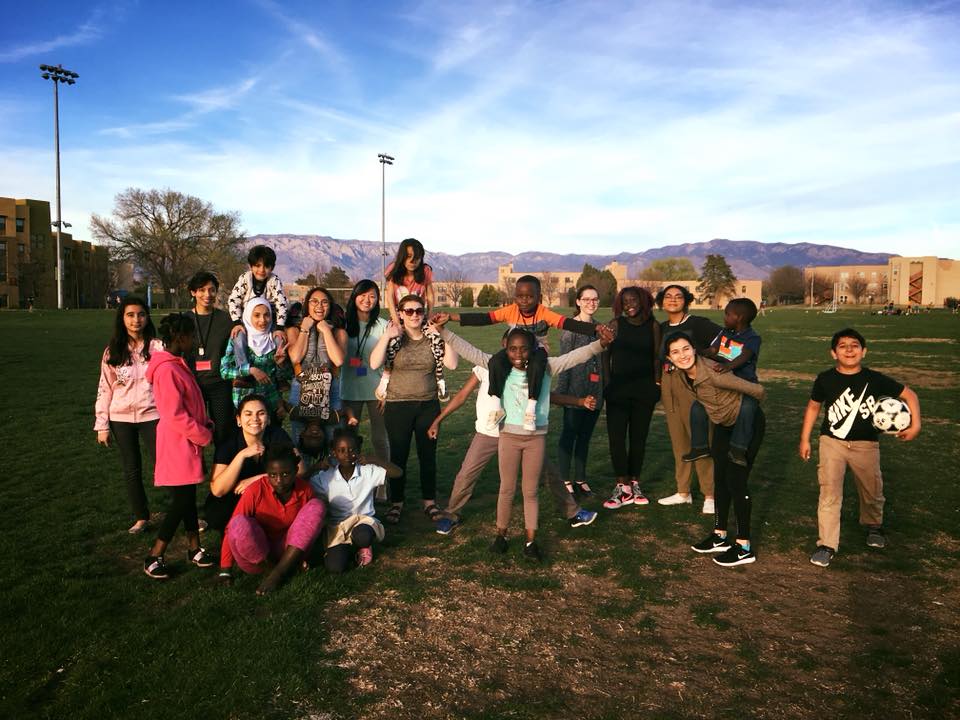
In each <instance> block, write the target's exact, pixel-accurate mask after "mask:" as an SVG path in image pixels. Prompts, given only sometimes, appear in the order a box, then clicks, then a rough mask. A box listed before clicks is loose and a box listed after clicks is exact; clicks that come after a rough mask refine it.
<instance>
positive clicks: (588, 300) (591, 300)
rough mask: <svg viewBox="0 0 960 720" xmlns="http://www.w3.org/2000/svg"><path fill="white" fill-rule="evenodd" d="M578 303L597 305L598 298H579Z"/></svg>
mask: <svg viewBox="0 0 960 720" xmlns="http://www.w3.org/2000/svg"><path fill="white" fill-rule="evenodd" d="M580 302H588V303H598V302H600V298H580Z"/></svg>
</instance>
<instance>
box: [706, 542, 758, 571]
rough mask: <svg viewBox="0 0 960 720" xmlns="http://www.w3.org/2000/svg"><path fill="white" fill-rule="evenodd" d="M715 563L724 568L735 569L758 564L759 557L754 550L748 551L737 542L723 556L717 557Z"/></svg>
mask: <svg viewBox="0 0 960 720" xmlns="http://www.w3.org/2000/svg"><path fill="white" fill-rule="evenodd" d="M713 561H714V562H715V563H716V564H717V565H722V566H723V567H735V566H737V565H747V564H749V563H752V562H756V561H757V556H756V555H754V553H753V550H746V549H744V547H743V545H741V544H740V543H736V542H735V543H733V545H731V546H730V549H729V550H727V551H726V552H725V553H723V554H722V555H717V556H716V557H715V558H714V559H713Z"/></svg>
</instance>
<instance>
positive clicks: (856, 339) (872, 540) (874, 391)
mask: <svg viewBox="0 0 960 720" xmlns="http://www.w3.org/2000/svg"><path fill="white" fill-rule="evenodd" d="M830 354H831V355H832V356H833V359H834V360H835V361H836V366H835V367H833V368H831V369H830V370H826V371H824V372H822V373H820V374H819V375H818V376H817V379H816V380H815V381H814V383H813V390H812V391H811V393H810V401H809V402H808V403H807V409H806V412H804V415H803V427H802V428H801V430H800V447H799V452H800V457H801V458H802V459H803V460H804V461H806V460H809V459H810V453H811V450H810V432H811V431H812V430H813V425H814V423H815V422H816V421H817V417H818V416H819V415H820V408H821V406H822V405H823V404H824V403H826V404H827V411H826V413H825V414H824V418H823V424H822V425H821V426H820V450H819V454H820V461H819V464H818V465H817V479H818V481H819V483H820V501H819V504H818V505H817V525H818V531H819V533H820V538H819V539H818V540H817V549H816V551H815V552H814V553H813V555H811V556H810V562H812V563H813V564H814V565H819V566H820V567H827V566H828V565H829V564H830V561H831V560H832V559H833V556H834V555H835V554H836V552H837V548H838V547H839V546H840V507H841V505H842V503H843V476H844V474H845V473H846V470H847V466H848V465H849V466H850V470H851V471H853V479H854V481H855V483H856V485H857V494H858V495H859V496H860V524H861V525H864V526H866V528H867V545H868V546H870V547H872V548H882V547H885V546H886V544H887V540H886V537H885V536H884V534H883V503H884V497H883V477H882V476H881V474H880V443H879V442H877V437H878V435H879V432H878V431H877V429H876V428H875V427H874V426H873V411H874V409H875V408H876V407H877V405H878V404H879V402H880V399H881V398H883V397H894V398H900V399H901V400H903V401H904V402H905V403H906V404H907V407H909V408H910V415H911V423H910V426H909V427H908V428H907V429H905V430H901V431H900V432H898V433H897V437H898V438H899V439H901V440H913V439H914V438H915V437H917V435H919V434H920V401H919V400H918V399H917V394H916V393H915V392H914V391H913V390H911V389H910V388H908V387H906V386H905V385H901V384H900V383H898V382H897V381H896V380H893V379H891V378H889V377H887V376H886V375H883V374H882V373H878V372H876V371H875V370H871V369H870V368H866V367H864V366H863V359H864V358H865V357H866V355H867V341H866V340H865V339H864V337H863V335H861V334H860V333H859V332H857V331H856V330H854V329H853V328H844V329H843V330H839V331H837V332H836V333H835V334H834V336H833V338H832V339H831V340H830Z"/></svg>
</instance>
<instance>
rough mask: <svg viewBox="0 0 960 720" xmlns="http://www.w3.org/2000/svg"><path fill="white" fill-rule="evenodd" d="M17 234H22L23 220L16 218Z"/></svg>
mask: <svg viewBox="0 0 960 720" xmlns="http://www.w3.org/2000/svg"><path fill="white" fill-rule="evenodd" d="M17 232H23V218H17Z"/></svg>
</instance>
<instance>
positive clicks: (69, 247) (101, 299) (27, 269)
mask: <svg viewBox="0 0 960 720" xmlns="http://www.w3.org/2000/svg"><path fill="white" fill-rule="evenodd" d="M60 240H61V242H60V244H61V249H62V251H63V306H64V307H65V308H89V307H103V306H104V303H105V301H106V296H107V293H108V291H109V290H110V287H109V272H108V267H107V265H108V256H107V249H106V248H105V247H102V246H100V245H93V244H91V243H89V242H86V241H81V240H74V239H73V236H72V235H71V234H70V233H61V234H60ZM56 258H57V237H56V234H55V233H54V232H51V229H50V203H48V202H47V201H45V200H26V199H14V198H4V197H0V308H17V307H27V305H28V303H29V302H31V301H32V302H33V305H34V306H35V307H38V308H56V307H57V273H56V265H57V263H56Z"/></svg>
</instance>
